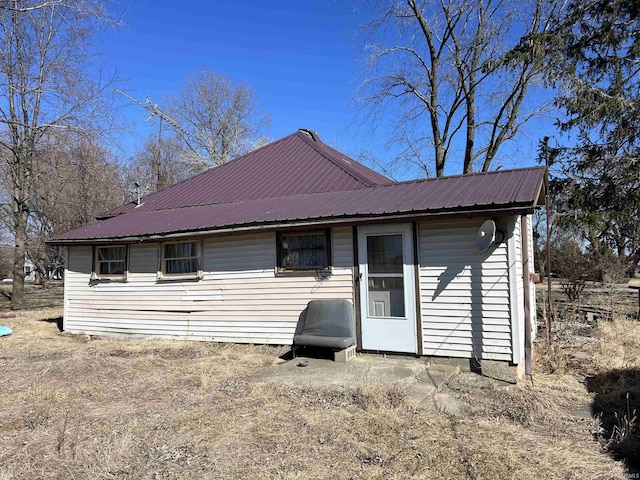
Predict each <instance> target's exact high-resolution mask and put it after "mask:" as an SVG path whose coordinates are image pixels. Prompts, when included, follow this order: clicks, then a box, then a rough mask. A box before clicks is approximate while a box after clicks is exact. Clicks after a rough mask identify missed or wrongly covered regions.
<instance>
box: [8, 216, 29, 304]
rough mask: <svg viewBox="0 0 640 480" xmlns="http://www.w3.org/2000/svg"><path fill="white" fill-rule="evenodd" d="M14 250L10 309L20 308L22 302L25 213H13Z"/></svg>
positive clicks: (25, 236)
mask: <svg viewBox="0 0 640 480" xmlns="http://www.w3.org/2000/svg"><path fill="white" fill-rule="evenodd" d="M15 227H16V228H15V250H14V255H13V286H12V288H11V309H12V310H21V309H23V308H24V307H25V302H24V262H25V259H26V251H27V248H26V247H27V241H26V240H27V213H26V212H17V213H16V214H15Z"/></svg>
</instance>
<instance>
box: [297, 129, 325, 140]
mask: <svg viewBox="0 0 640 480" xmlns="http://www.w3.org/2000/svg"><path fill="white" fill-rule="evenodd" d="M298 131H299V132H302V133H306V134H307V135H309V136H310V137H311V139H312V140H313V141H314V142H320V137H319V136H318V134H317V132H314V131H313V130H310V129H308V128H299V129H298Z"/></svg>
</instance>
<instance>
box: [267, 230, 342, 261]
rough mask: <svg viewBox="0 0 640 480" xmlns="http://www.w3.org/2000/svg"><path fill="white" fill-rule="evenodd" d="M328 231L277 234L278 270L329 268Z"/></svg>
mask: <svg viewBox="0 0 640 480" xmlns="http://www.w3.org/2000/svg"><path fill="white" fill-rule="evenodd" d="M329 243H330V242H329V231H328V230H320V231H313V232H291V233H288V232H286V233H283V232H279V233H278V270H283V271H287V270H319V269H324V268H327V267H329V258H330V257H331V256H330V252H329Z"/></svg>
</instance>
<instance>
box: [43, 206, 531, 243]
mask: <svg viewBox="0 0 640 480" xmlns="http://www.w3.org/2000/svg"><path fill="white" fill-rule="evenodd" d="M536 207H537V204H531V203H523V204H511V205H492V206H482V207H479V208H461V209H443V210H423V211H419V210H416V211H408V212H395V213H393V212H390V213H383V214H361V215H344V216H334V217H318V218H308V219H297V220H283V221H274V222H260V223H252V224H239V225H229V226H223V227H219V228H206V229H199V230H188V231H187V230H185V231H177V232H170V233H152V234H147V235H137V236H122V237H105V238H100V237H96V238H81V239H60V240H56V239H51V240H47V241H46V243H47V244H48V245H51V246H69V245H88V244H103V243H113V242H122V243H140V242H154V241H161V240H170V239H177V238H185V237H194V236H205V235H214V234H224V233H232V232H251V231H260V230H273V229H279V228H295V227H312V226H317V225H326V226H332V225H342V224H362V223H370V222H374V221H400V220H405V221H407V220H416V219H428V218H438V219H445V218H474V217H479V216H495V217H501V216H506V215H519V214H530V213H533V212H534V211H535V209H536Z"/></svg>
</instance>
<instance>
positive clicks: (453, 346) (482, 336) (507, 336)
mask: <svg viewBox="0 0 640 480" xmlns="http://www.w3.org/2000/svg"><path fill="white" fill-rule="evenodd" d="M482 221H483V219H478V220H450V221H439V222H421V223H420V225H419V259H420V265H419V269H420V309H421V317H422V335H423V338H422V340H423V348H424V354H425V355H436V356H448V357H464V358H480V359H493V360H511V359H512V346H511V333H512V332H511V314H510V305H509V279H508V274H507V271H508V261H507V246H506V242H503V243H501V244H500V245H498V246H497V247H491V248H490V249H489V251H488V252H486V253H481V252H479V251H478V250H477V248H476V243H475V242H476V233H477V231H478V228H479V227H480V225H481V224H482ZM505 226H506V225H502V224H500V227H501V228H505Z"/></svg>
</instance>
